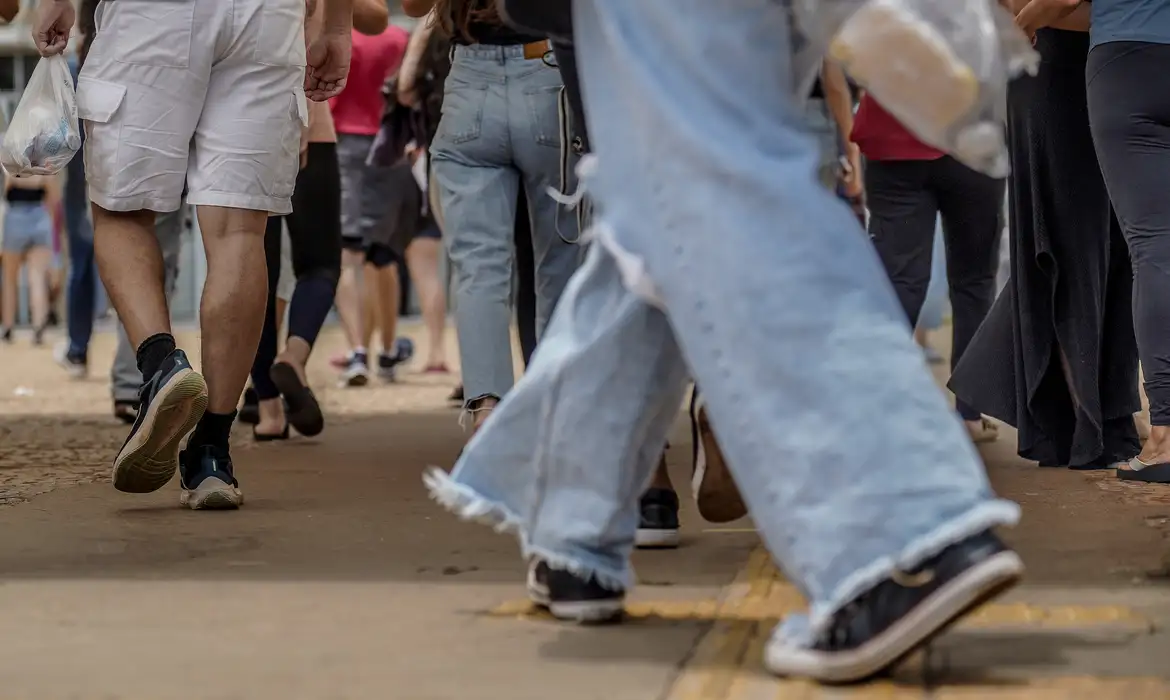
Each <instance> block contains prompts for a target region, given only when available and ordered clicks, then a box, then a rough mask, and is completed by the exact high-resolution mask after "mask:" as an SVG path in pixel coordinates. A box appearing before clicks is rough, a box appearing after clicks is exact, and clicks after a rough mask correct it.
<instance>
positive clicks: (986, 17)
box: [793, 0, 1039, 177]
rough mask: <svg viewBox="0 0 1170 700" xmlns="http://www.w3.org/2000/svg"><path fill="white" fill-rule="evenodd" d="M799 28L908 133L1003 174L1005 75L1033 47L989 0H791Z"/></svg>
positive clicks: (1025, 66)
mask: <svg viewBox="0 0 1170 700" xmlns="http://www.w3.org/2000/svg"><path fill="white" fill-rule="evenodd" d="M794 3H795V4H794V6H793V8H794V14H795V16H796V20H797V23H798V26H799V31H801V32H803V33H804V34H806V35H807V37H808V39H809V41H810V43H811V44H812V45H814V46H817V47H823V48H824V50H825V51H826V52H827V55H828V58H829V59H831V60H834V61H837V62H838V63H840V64H841V66H842V67H843V68H844V69H845V72H846V73H848V74H849V76H850V77H851V78H852V79H853V80H855V81H856V82H857V83H858V84H859V85H861V86H862V87H863V88H865V89H866V90H868V91H869V92H871V93H872V94H873V96H874V98H875V99H876V100H877V101H878V102H880V103H881V105H882V106H883V107H884V108H885V109H886V110H888V111H889V112H890V113H891V114H893V115H894V116H895V117H897V118H898V120H899V121H901V122H902V123H903V124H904V125H905V126H906V127H907V128H908V129H910V130H911V131H913V132H914V133H915V135H917V136H918V137H919V138H921V139H922V140H923V141H925V142H926V143H929V144H930V145H932V146H935V147H937V148H940V149H943V150H945V151H947V152H949V153H950V154H952V155H953V156H955V157H956V158H958V159H959V160H961V161H963V162H964V163H966V164H967V165H969V166H971V167H972V168H974V169H976V170H979V171H981V172H984V173H987V174H989V175H992V176H994V177H1003V176H1005V175H1007V173H1008V169H1009V167H1008V154H1007V147H1006V144H1005V143H1004V122H1005V120H1006V112H1007V84H1008V80H1009V79H1010V78H1012V77H1014V76H1016V75H1018V74H1020V73H1021V72H1029V73H1035V71H1036V69H1037V67H1038V65H1039V56H1038V55H1037V54H1036V52H1035V51H1034V50H1033V49H1032V48H1031V45H1030V44H1029V42H1028V41H1027V39H1026V38H1025V37H1024V35H1023V33H1022V32H1021V31H1020V30H1019V29H1017V28H1016V27H1015V24H1014V22H1013V21H1012V19H1011V16H1010V14H1009V13H1008V12H1007V11H1006V10H1004V9H1003V8H1002V7H1000V6H999V4H998V3H997V2H996V0H964V1H963V2H954V1H953V0H794Z"/></svg>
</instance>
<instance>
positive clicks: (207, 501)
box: [179, 445, 244, 510]
mask: <svg viewBox="0 0 1170 700" xmlns="http://www.w3.org/2000/svg"><path fill="white" fill-rule="evenodd" d="M179 470H180V471H179V477H180V481H181V486H182V490H181V491H180V493H179V504H180V505H183V506H186V507H187V508H190V509H191V510H235V509H236V508H239V507H240V506H241V505H243V503H244V494H243V493H242V492H241V491H240V485H239V483H238V482H237V481H236V478H235V476H234V475H233V473H232V458H231V455H229V454H228V451H227V450H226V449H223V448H219V447H213V446H211V445H201V446H199V447H195V448H191V447H188V449H187V450H184V451H183V453H182V454H181V455H180V456H179Z"/></svg>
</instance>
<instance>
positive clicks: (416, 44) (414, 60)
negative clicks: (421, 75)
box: [398, 20, 434, 106]
mask: <svg viewBox="0 0 1170 700" xmlns="http://www.w3.org/2000/svg"><path fill="white" fill-rule="evenodd" d="M433 28H434V23H433V22H430V21H429V20H424V21H423V22H422V24H420V25H419V26H418V27H416V28H415V30H414V32H413V33H411V35H410V40H409V41H407V42H406V54H405V55H404V56H403V57H402V65H401V66H400V67H399V68H398V101H399V102H401V103H402V104H404V105H408V106H413V105H414V103H415V100H416V96H415V94H414V84H415V82H416V80H417V79H418V65H419V62H420V61H421V60H422V55H423V53H424V52H425V51H426V49H427V42H428V41H430V38H431V31H432V29H433Z"/></svg>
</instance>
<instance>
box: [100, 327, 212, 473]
mask: <svg viewBox="0 0 1170 700" xmlns="http://www.w3.org/2000/svg"><path fill="white" fill-rule="evenodd" d="M138 406H139V409H138V416H137V418H136V419H135V421H134V425H133V426H132V427H131V428H130V435H129V437H127V438H126V442H125V443H124V444H123V445H122V449H121V450H120V451H119V452H118V456H117V457H115V458H114V488H116V489H118V490H119V491H125V492H126V493H150V492H151V491H157V490H158V489H160V488H162V487H163V486H165V485H166V483H167V482H168V481H170V480H171V477H172V476H174V474H175V469H176V468H177V467H178V465H179V443H181V442H182V441H183V438H185V437H187V435H188V434H189V433H190V432H191V431H192V430H194V429H195V424H196V423H198V422H199V419H200V418H202V417H203V412H204V411H205V410H206V409H207V382H205V381H204V380H203V377H202V376H201V375H200V374H199V373H197V372H196V371H195V370H193V369H191V363H190V362H188V361H187V355H186V354H184V353H183V351H182V350H175V351H174V352H172V353H171V354H170V355H167V358H166V359H165V360H163V363H162V367H160V368H159V370H158V371H157V372H155V374H154V376H153V377H151V378H150V379H148V380H147V381H146V383H145V384H143V385H142V388H141V389H139V391H138Z"/></svg>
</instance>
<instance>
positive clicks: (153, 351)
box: [137, 333, 176, 382]
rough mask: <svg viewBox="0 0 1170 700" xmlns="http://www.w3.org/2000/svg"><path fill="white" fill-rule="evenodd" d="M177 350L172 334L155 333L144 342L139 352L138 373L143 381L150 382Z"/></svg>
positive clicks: (139, 347)
mask: <svg viewBox="0 0 1170 700" xmlns="http://www.w3.org/2000/svg"><path fill="white" fill-rule="evenodd" d="M175 349H176V345H175V336H173V335H171V334H170V333H155V334H154V335H152V336H150V337H148V338H147V339H146V340H144V341H142V344H141V345H139V346H138V352H137V360H138V371H139V372H141V373H142V380H143V381H147V382H148V381H150V378H151V377H153V376H154V375H155V374H156V373H157V372H158V370H159V368H160V367H162V363H163V361H164V360H166V359H167V356H168V355H170V354H171V353H172V352H174V351H175Z"/></svg>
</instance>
